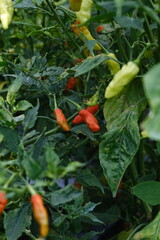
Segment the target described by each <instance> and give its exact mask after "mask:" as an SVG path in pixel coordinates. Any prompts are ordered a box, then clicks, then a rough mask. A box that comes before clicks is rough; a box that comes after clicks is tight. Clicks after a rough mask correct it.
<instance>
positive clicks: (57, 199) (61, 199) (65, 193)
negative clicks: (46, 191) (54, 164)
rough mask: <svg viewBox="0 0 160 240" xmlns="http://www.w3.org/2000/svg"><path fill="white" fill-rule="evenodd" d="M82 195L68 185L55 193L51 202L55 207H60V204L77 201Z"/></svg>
mask: <svg viewBox="0 0 160 240" xmlns="http://www.w3.org/2000/svg"><path fill="white" fill-rule="evenodd" d="M81 195H82V193H81V192H80V191H78V190H76V189H75V188H73V187H72V186H71V185H67V186H66V187H64V188H62V189H60V190H57V191H54V192H53V193H52V194H50V196H51V202H52V205H53V206H58V205H59V204H64V203H67V202H70V201H72V200H75V199H76V198H80V197H81Z"/></svg>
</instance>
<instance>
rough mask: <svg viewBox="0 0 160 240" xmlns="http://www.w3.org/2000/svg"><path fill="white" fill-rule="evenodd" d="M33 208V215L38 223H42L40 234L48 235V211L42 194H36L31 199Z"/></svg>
mask: <svg viewBox="0 0 160 240" xmlns="http://www.w3.org/2000/svg"><path fill="white" fill-rule="evenodd" d="M30 201H31V203H32V208H33V215H34V218H35V219H36V221H37V223H38V224H39V225H40V234H41V236H42V237H46V236H47V234H48V230H49V220H48V212H47V210H46V208H45V206H44V203H43V199H42V197H41V195H39V194H34V195H32V196H31V199H30Z"/></svg>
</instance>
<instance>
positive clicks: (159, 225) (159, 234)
mask: <svg viewBox="0 0 160 240" xmlns="http://www.w3.org/2000/svg"><path fill="white" fill-rule="evenodd" d="M139 239H140V240H160V212H159V213H158V214H157V216H156V218H155V219H154V220H153V221H152V222H151V223H149V224H148V225H147V226H146V227H144V228H143V229H142V230H141V231H139V232H137V233H136V234H135V235H134V236H133V238H131V240H139Z"/></svg>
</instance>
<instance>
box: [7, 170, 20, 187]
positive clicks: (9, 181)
mask: <svg viewBox="0 0 160 240" xmlns="http://www.w3.org/2000/svg"><path fill="white" fill-rule="evenodd" d="M15 176H17V173H14V174H13V175H12V176H11V177H10V178H9V179H8V181H7V182H6V183H5V185H4V188H7V187H8V185H9V184H10V183H11V182H12V180H13V179H14V178H15Z"/></svg>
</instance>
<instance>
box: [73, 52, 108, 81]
mask: <svg viewBox="0 0 160 240" xmlns="http://www.w3.org/2000/svg"><path fill="white" fill-rule="evenodd" d="M107 59H109V57H108V56H107V55H106V54H99V55H97V56H94V57H88V58H86V59H85V60H84V61H83V62H82V63H81V64H78V65H76V66H75V67H73V68H71V70H73V71H75V72H76V73H75V77H78V76H80V75H82V74H84V73H87V72H89V71H91V70H92V69H94V68H95V67H97V66H98V65H100V64H101V63H102V62H104V61H105V60H107Z"/></svg>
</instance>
